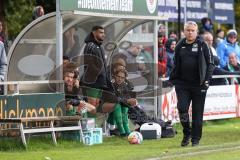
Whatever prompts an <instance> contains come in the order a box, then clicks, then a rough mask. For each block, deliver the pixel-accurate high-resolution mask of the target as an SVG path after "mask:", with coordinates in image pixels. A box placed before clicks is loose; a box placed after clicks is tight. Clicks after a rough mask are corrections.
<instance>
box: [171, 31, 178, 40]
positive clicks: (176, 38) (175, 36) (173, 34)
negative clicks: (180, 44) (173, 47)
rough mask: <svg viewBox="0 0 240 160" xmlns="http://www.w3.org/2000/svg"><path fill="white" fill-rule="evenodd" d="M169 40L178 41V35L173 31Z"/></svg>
mask: <svg viewBox="0 0 240 160" xmlns="http://www.w3.org/2000/svg"><path fill="white" fill-rule="evenodd" d="M169 38H171V39H175V40H176V41H177V40H178V37H177V34H176V33H175V32H173V31H172V32H171V33H170V34H169Z"/></svg>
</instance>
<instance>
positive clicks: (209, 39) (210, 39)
mask: <svg viewBox="0 0 240 160" xmlns="http://www.w3.org/2000/svg"><path fill="white" fill-rule="evenodd" d="M203 40H204V41H205V42H206V43H207V44H208V47H209V48H210V51H211V52H212V54H213V56H217V52H216V50H215V48H213V36H212V33H210V32H205V33H204V34H203Z"/></svg>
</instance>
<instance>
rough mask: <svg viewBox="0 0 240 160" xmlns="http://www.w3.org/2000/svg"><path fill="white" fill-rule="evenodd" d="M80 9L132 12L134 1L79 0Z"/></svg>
mask: <svg viewBox="0 0 240 160" xmlns="http://www.w3.org/2000/svg"><path fill="white" fill-rule="evenodd" d="M78 8H82V9H96V10H103V11H121V12H132V11H133V0H78Z"/></svg>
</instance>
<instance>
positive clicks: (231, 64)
mask: <svg viewBox="0 0 240 160" xmlns="http://www.w3.org/2000/svg"><path fill="white" fill-rule="evenodd" d="M165 33H166V31H165V27H164V25H162V24H161V25H160V27H159V33H158V76H159V77H169V74H170V72H171V70H172V68H173V66H174V64H173V58H174V53H175V52H174V49H175V47H176V44H177V42H178V38H177V36H176V34H174V32H172V33H171V34H170V35H169V37H167V35H165ZM199 37H200V38H202V39H203V40H204V41H205V42H206V43H207V44H208V47H209V48H210V51H211V52H212V55H213V58H214V64H215V66H216V67H215V70H214V75H239V74H240V64H239V59H240V48H239V45H238V41H237V39H238V33H237V31H236V30H234V29H230V30H228V31H227V33H226V35H225V33H224V31H223V30H222V29H217V30H216V32H214V30H213V23H212V21H211V19H210V18H203V19H202V20H201V25H200V28H199ZM231 82H232V80H231V79H228V80H227V79H224V78H221V79H212V80H211V85H224V84H230V83H231ZM233 82H234V84H239V82H240V81H239V78H234V79H233Z"/></svg>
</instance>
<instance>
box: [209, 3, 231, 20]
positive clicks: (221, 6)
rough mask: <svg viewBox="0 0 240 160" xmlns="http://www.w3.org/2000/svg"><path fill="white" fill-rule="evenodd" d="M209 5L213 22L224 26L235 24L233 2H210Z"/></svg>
mask: <svg viewBox="0 0 240 160" xmlns="http://www.w3.org/2000/svg"><path fill="white" fill-rule="evenodd" d="M210 4H211V5H210V7H211V9H210V13H211V14H210V15H212V16H211V18H212V20H213V21H215V22H218V23H224V24H234V23H235V16H234V1H233V0H228V1H226V0H210Z"/></svg>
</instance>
